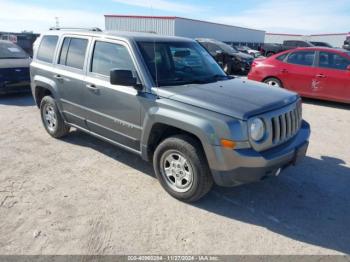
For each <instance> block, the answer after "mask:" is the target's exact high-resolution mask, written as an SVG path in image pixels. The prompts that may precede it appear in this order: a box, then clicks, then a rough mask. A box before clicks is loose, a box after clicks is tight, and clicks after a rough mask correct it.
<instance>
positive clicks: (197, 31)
mask: <svg viewBox="0 0 350 262" xmlns="http://www.w3.org/2000/svg"><path fill="white" fill-rule="evenodd" d="M105 24H106V30H109V31H141V32H154V33H157V34H160V35H170V36H183V37H189V38H200V37H201V38H214V39H217V40H220V41H223V42H229V43H233V44H251V45H254V44H259V43H264V40H265V31H261V30H256V29H249V28H243V27H238V26H231V25H224V24H218V23H212V22H206V21H200V20H194V19H188V18H182V17H176V16H128V15H105Z"/></svg>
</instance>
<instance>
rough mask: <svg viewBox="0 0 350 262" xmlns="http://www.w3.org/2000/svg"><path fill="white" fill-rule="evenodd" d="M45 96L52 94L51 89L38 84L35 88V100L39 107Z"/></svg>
mask: <svg viewBox="0 0 350 262" xmlns="http://www.w3.org/2000/svg"><path fill="white" fill-rule="evenodd" d="M45 96H52V93H51V91H50V90H49V89H47V88H45V87H41V86H37V87H36V88H35V101H36V105H37V106H38V107H40V103H41V100H42V99H43V97H45Z"/></svg>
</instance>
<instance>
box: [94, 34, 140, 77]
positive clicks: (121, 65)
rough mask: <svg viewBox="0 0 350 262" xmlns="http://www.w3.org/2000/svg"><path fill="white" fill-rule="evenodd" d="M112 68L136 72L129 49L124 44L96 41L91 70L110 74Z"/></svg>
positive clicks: (101, 73) (106, 74) (105, 74)
mask: <svg viewBox="0 0 350 262" xmlns="http://www.w3.org/2000/svg"><path fill="white" fill-rule="evenodd" d="M112 69H123V70H130V71H132V72H135V67H134V64H133V61H132V59H131V57H130V54H129V51H128V49H127V48H126V47H125V46H123V45H119V44H114V43H108V42H101V41H96V43H95V48H94V52H93V56H92V63H91V72H93V73H97V74H100V75H104V76H109V74H110V71H111V70H112Z"/></svg>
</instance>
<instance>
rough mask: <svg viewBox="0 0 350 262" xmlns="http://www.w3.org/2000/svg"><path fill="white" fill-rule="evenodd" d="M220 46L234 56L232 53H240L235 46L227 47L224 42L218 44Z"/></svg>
mask: <svg viewBox="0 0 350 262" xmlns="http://www.w3.org/2000/svg"><path fill="white" fill-rule="evenodd" d="M218 46H219V47H220V48H221V49H222V50H224V52H226V53H229V54H232V53H238V50H237V49H236V48H235V47H233V46H230V45H227V44H225V43H222V42H218Z"/></svg>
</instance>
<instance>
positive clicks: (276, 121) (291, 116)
mask: <svg viewBox="0 0 350 262" xmlns="http://www.w3.org/2000/svg"><path fill="white" fill-rule="evenodd" d="M300 124H301V107H300V106H297V107H295V108H294V109H293V110H291V111H289V112H286V113H283V114H281V115H278V116H275V117H272V118H271V127H272V143H273V144H274V145H276V144H280V143H283V142H284V141H286V140H288V139H289V138H291V137H293V136H294V135H295V134H296V133H297V132H298V131H299V128H300Z"/></svg>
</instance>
